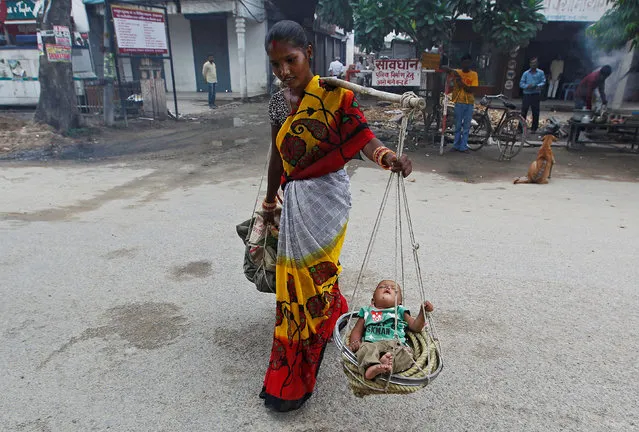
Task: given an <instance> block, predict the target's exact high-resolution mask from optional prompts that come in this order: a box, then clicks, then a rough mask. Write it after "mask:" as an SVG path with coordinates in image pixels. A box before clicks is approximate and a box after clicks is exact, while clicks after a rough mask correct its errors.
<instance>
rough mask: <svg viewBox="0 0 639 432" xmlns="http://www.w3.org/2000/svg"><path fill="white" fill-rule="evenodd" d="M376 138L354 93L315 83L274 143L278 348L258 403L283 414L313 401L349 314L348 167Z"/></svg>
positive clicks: (275, 346)
mask: <svg viewBox="0 0 639 432" xmlns="http://www.w3.org/2000/svg"><path fill="white" fill-rule="evenodd" d="M373 137H374V135H373V133H372V132H371V131H370V130H369V128H368V125H367V124H366V119H365V117H364V115H363V114H362V112H361V111H360V109H359V106H358V103H357V100H356V99H355V96H354V94H353V92H351V91H350V90H345V89H341V88H332V87H328V86H326V85H324V83H323V82H321V81H320V80H319V77H317V76H316V77H314V78H313V80H311V82H310V83H309V84H308V86H307V87H306V89H305V93H304V97H303V98H302V100H301V102H300V106H299V108H298V109H297V111H296V112H295V113H294V114H292V115H290V116H289V117H288V118H287V120H286V122H285V123H284V125H283V126H282V128H281V129H280V132H279V135H278V136H277V147H278V149H279V151H280V154H281V156H282V162H283V166H284V175H283V177H282V185H283V187H284V200H283V207H282V216H281V219H280V232H279V243H278V257H277V271H276V300H277V308H276V322H275V333H274V338H273V348H272V351H271V358H270V361H269V366H268V370H267V372H266V377H265V379H264V389H263V391H262V393H261V395H260V396H261V397H262V398H264V399H265V402H266V404H267V405H268V406H271V407H273V408H274V409H276V410H278V411H289V410H293V409H297V408H299V407H300V406H301V405H302V404H303V403H304V402H305V401H306V400H307V399H308V398H309V397H310V396H311V394H312V392H313V388H314V387H315V380H316V376H317V373H318V370H319V366H320V363H321V361H322V357H323V354H324V348H325V347H326V343H327V342H328V340H329V339H330V337H331V334H332V332H333V328H334V327H335V322H336V321H337V319H338V318H339V317H340V315H341V314H343V313H345V312H347V311H348V306H347V304H346V299H344V297H343V296H342V294H341V292H340V290H339V285H338V277H339V274H340V272H341V266H340V263H339V256H340V252H341V249H342V244H343V242H344V237H345V234H346V225H347V222H348V213H349V210H350V207H351V196H350V188H349V180H348V176H347V175H346V172H345V171H344V169H343V167H344V165H345V164H346V162H348V161H349V160H350V159H351V158H352V157H354V156H355V155H357V154H358V152H359V151H360V150H361V149H362V148H363V147H364V146H365V145H366V144H367V143H368V142H369V141H370V140H371V139H372V138H373Z"/></svg>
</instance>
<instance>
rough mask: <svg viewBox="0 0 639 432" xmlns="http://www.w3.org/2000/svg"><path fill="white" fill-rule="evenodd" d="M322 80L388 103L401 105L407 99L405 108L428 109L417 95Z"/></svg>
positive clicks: (342, 81)
mask: <svg viewBox="0 0 639 432" xmlns="http://www.w3.org/2000/svg"><path fill="white" fill-rule="evenodd" d="M321 79H322V80H323V81H325V82H326V83H327V84H330V85H332V86H335V87H341V88H345V89H348V90H352V91H354V92H356V93H361V94H365V95H369V96H373V97H376V98H378V99H381V100H385V101H388V102H393V103H398V104H401V103H402V99H404V98H405V100H404V103H405V104H407V105H406V107H405V108H418V109H420V110H424V109H426V101H425V100H424V98H421V97H419V96H416V95H406V93H404V94H403V95H399V94H395V93H388V92H384V91H380V90H375V89H373V88H370V87H363V86H361V85H358V84H353V83H352V82H348V81H344V80H341V79H339V78H335V77H326V78H321ZM405 95H406V96H405Z"/></svg>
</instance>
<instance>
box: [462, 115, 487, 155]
mask: <svg viewBox="0 0 639 432" xmlns="http://www.w3.org/2000/svg"><path fill="white" fill-rule="evenodd" d="M475 123H476V124H475ZM492 129H493V128H492V126H491V125H490V119H488V116H486V115H484V114H481V113H474V114H473V124H472V125H471V126H470V133H469V134H468V148H469V149H471V150H473V151H477V150H479V149H480V148H482V147H483V146H484V145H486V143H487V142H488V138H490V133H491V132H492Z"/></svg>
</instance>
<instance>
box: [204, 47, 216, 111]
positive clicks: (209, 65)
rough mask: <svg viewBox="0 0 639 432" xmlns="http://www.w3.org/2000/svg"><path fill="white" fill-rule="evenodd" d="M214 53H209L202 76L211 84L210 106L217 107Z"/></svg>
mask: <svg viewBox="0 0 639 432" xmlns="http://www.w3.org/2000/svg"><path fill="white" fill-rule="evenodd" d="M213 60H214V59H213V55H212V54H211V55H209V58H208V60H207V62H206V63H204V66H203V67H202V76H203V77H204V81H206V83H207V85H208V86H209V108H212V109H213V108H217V105H215V86H216V84H217V68H216V67H215V63H214V62H213Z"/></svg>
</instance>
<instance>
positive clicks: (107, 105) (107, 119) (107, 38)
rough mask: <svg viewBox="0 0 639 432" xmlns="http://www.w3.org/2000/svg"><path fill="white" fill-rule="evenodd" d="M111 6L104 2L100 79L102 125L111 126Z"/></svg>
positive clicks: (112, 64) (112, 70) (112, 116)
mask: <svg viewBox="0 0 639 432" xmlns="http://www.w3.org/2000/svg"><path fill="white" fill-rule="evenodd" d="M110 18H111V6H110V5H109V2H108V1H105V2H104V33H103V35H102V36H103V43H104V64H103V68H102V78H103V80H104V97H103V105H104V106H103V109H104V124H105V125H107V126H113V124H114V122H115V116H114V106H113V75H114V69H115V60H114V58H113V52H112V49H111V19H110Z"/></svg>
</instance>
